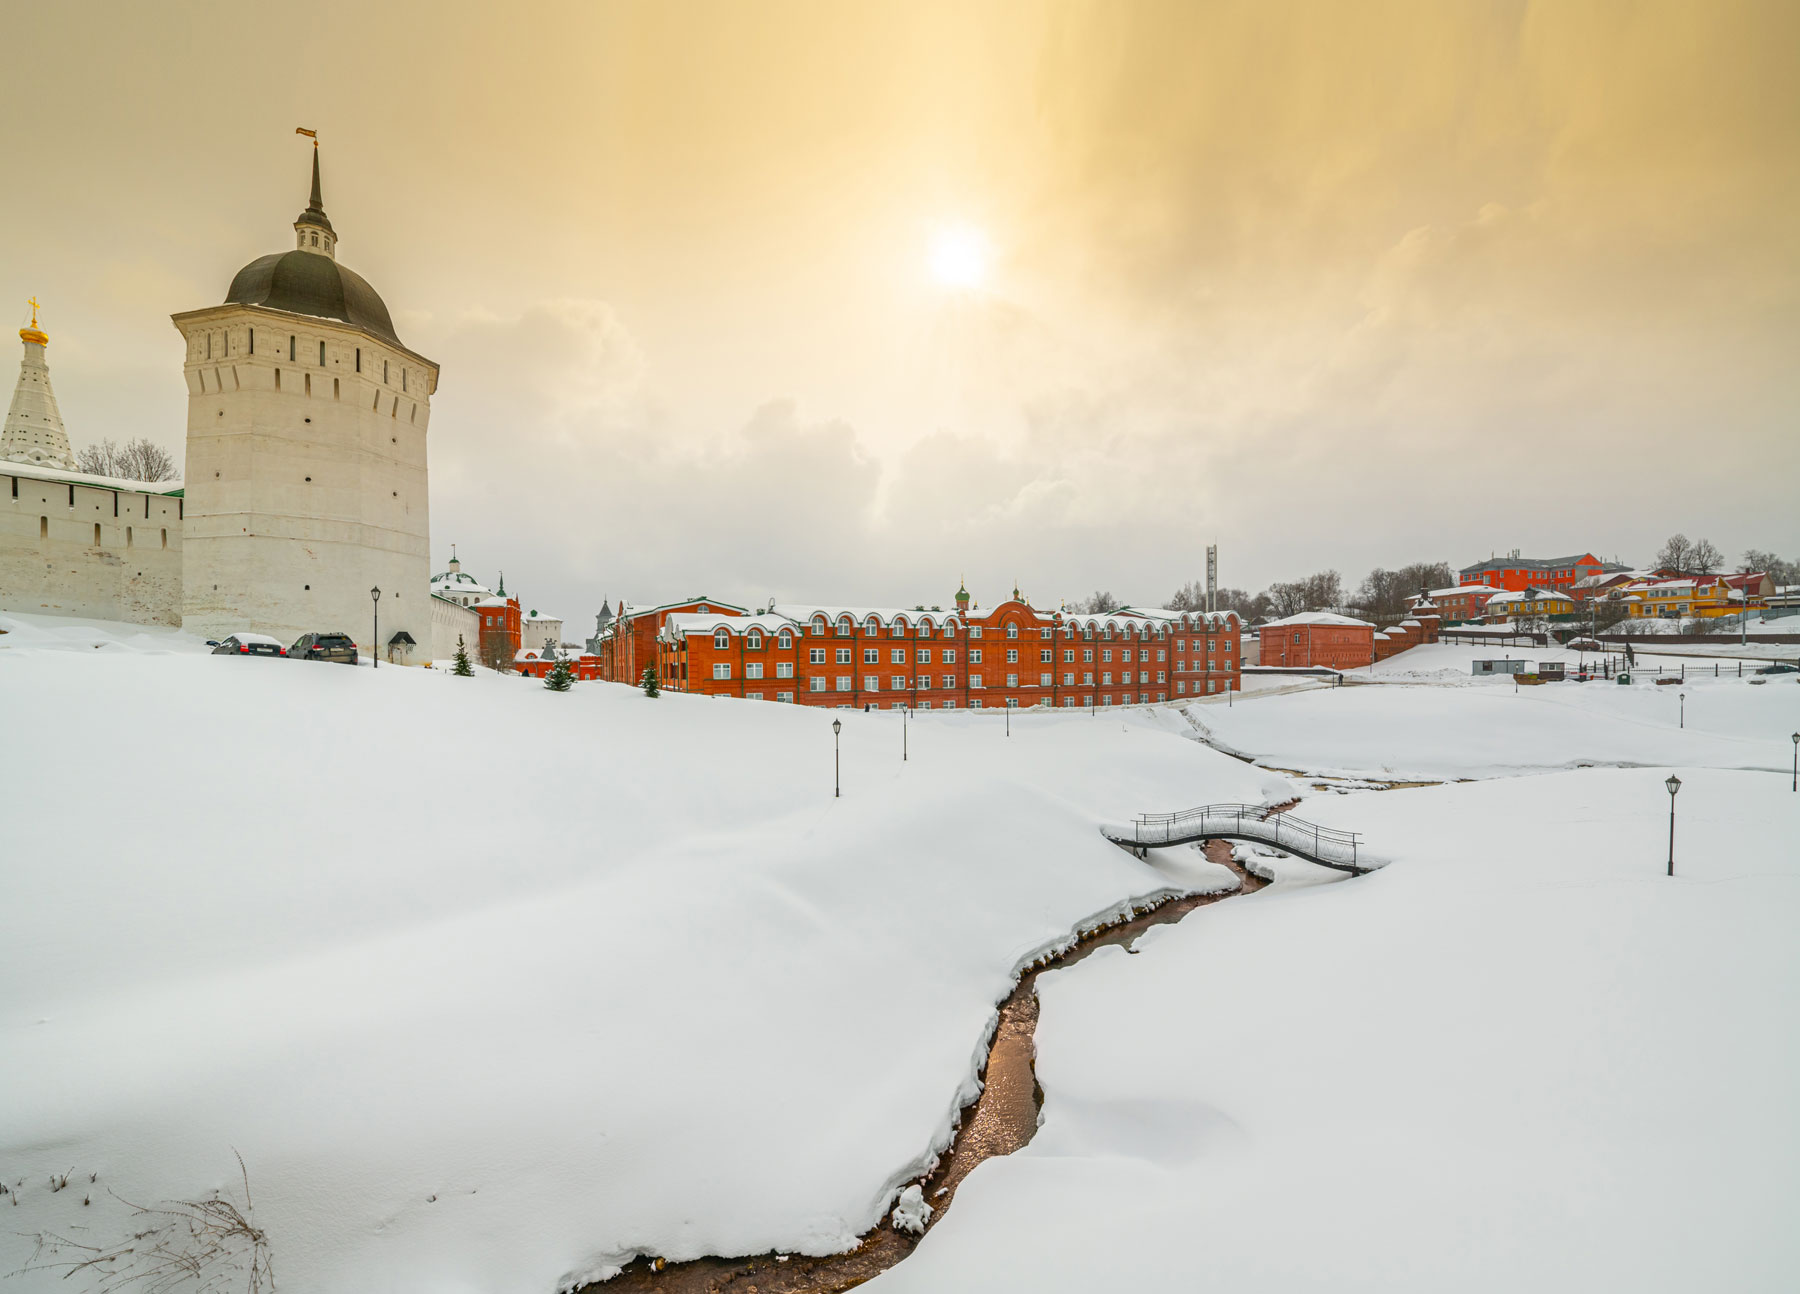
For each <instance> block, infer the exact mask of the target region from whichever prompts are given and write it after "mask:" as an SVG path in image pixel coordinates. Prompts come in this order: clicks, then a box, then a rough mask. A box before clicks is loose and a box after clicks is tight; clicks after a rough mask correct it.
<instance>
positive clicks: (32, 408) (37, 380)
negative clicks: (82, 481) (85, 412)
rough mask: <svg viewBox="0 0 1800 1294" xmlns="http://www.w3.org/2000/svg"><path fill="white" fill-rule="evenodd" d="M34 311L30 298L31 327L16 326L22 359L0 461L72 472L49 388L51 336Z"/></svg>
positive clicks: (59, 416)
mask: <svg viewBox="0 0 1800 1294" xmlns="http://www.w3.org/2000/svg"><path fill="white" fill-rule="evenodd" d="M37 312H38V303H37V300H36V298H33V299H32V301H31V327H29V328H21V329H19V340H20V341H22V342H24V343H25V358H24V360H23V362H21V363H20V365H19V384H18V386H16V387H14V388H13V398H12V404H11V406H10V407H9V408H8V409H7V411H6V428H5V430H4V431H0V461H4V462H9V463H32V464H34V465H36V466H38V467H54V468H61V469H62V470H63V471H65V472H72V471H74V470H75V455H74V454H72V453H71V452H70V451H69V433H68V432H66V431H64V430H63V420H62V414H61V413H60V412H58V410H57V408H56V392H55V391H52V390H51V389H50V367H49V365H47V364H46V363H45V362H44V350H45V348H46V347H48V346H49V345H50V336H49V334H48V333H46V332H44V331H43V330H42V329H41V328H39V327H38V320H37Z"/></svg>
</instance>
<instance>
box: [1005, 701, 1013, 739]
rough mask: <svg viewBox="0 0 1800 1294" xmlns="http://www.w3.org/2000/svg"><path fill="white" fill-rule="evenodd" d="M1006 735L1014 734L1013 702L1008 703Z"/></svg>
mask: <svg viewBox="0 0 1800 1294" xmlns="http://www.w3.org/2000/svg"><path fill="white" fill-rule="evenodd" d="M1006 735H1007V736H1009V737H1010V736H1012V702H1011V701H1010V700H1009V701H1007V703H1006Z"/></svg>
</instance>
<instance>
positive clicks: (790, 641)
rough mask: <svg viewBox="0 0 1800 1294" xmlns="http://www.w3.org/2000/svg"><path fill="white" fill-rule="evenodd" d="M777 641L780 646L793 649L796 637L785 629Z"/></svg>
mask: <svg viewBox="0 0 1800 1294" xmlns="http://www.w3.org/2000/svg"><path fill="white" fill-rule="evenodd" d="M775 641H776V644H777V645H778V646H781V647H792V646H793V645H794V635H793V634H792V633H791V632H790V631H788V630H786V629H783V630H782V631H781V636H780V637H778V638H777V639H776V640H775Z"/></svg>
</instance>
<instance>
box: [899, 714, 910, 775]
mask: <svg viewBox="0 0 1800 1294" xmlns="http://www.w3.org/2000/svg"><path fill="white" fill-rule="evenodd" d="M911 718H912V707H911V706H908V707H907V708H906V709H904V710H902V711H901V712H900V762H901V763H902V764H904V763H905V762H906V724H907V721H908V720H909V719H911Z"/></svg>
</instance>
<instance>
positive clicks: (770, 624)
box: [663, 611, 800, 639]
mask: <svg viewBox="0 0 1800 1294" xmlns="http://www.w3.org/2000/svg"><path fill="white" fill-rule="evenodd" d="M719 629H724V630H727V631H728V632H730V633H734V634H740V633H746V632H748V631H749V630H751V629H761V630H762V631H763V632H764V633H768V634H774V633H780V632H781V631H782V630H783V629H788V630H792V631H794V632H796V633H798V632H799V629H800V626H799V625H797V624H796V623H795V622H794V621H792V620H790V619H788V617H786V616H784V615H771V614H767V613H765V614H763V615H756V616H731V615H701V614H700V613H698V612H695V611H681V612H677V613H676V614H675V615H672V616H670V617H669V618H668V619H667V620H664V621H663V633H664V635H665V636H666V637H668V638H670V639H674V638H678V637H682V636H684V635H687V634H709V633H712V632H714V631H715V630H719Z"/></svg>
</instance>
